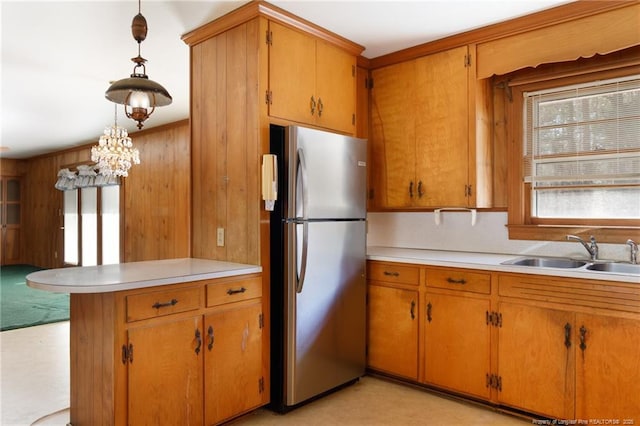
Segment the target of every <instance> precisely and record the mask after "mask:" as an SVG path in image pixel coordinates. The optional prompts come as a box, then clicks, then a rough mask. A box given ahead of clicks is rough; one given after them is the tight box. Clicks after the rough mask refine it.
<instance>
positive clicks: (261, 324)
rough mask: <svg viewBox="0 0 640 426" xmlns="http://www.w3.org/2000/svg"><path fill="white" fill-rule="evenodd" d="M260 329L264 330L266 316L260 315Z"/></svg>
mask: <svg viewBox="0 0 640 426" xmlns="http://www.w3.org/2000/svg"><path fill="white" fill-rule="evenodd" d="M258 327H260V328H264V314H260V315H258Z"/></svg>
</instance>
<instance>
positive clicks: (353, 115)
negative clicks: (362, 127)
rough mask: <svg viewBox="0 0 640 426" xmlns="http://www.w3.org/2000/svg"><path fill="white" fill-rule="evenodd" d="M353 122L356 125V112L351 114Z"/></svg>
mask: <svg viewBox="0 0 640 426" xmlns="http://www.w3.org/2000/svg"><path fill="white" fill-rule="evenodd" d="M351 124H352V125H354V126H355V125H356V115H355V114H351Z"/></svg>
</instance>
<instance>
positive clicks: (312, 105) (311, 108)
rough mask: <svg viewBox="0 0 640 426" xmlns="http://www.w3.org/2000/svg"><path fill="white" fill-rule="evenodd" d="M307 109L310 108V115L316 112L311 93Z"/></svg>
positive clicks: (314, 101)
mask: <svg viewBox="0 0 640 426" xmlns="http://www.w3.org/2000/svg"><path fill="white" fill-rule="evenodd" d="M309 109H310V110H311V115H314V114H315V113H316V100H315V98H314V97H313V95H311V100H310V101H309Z"/></svg>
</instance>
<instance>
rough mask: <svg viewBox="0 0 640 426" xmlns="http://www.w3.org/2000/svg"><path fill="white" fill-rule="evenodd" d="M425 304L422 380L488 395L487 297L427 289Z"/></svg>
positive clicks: (487, 397)
mask: <svg viewBox="0 0 640 426" xmlns="http://www.w3.org/2000/svg"><path fill="white" fill-rule="evenodd" d="M427 274H428V273H427ZM425 306H426V308H425V309H426V311H427V313H426V324H425V327H424V330H425V331H424V334H425V350H424V357H425V369H424V374H425V382H427V383H429V384H432V385H436V386H440V387H442V388H445V389H449V390H452V391H456V392H461V393H464V394H468V395H471V396H474V397H478V398H482V399H489V397H490V395H491V393H490V391H491V389H490V388H489V387H487V385H486V383H487V382H486V375H487V373H488V372H489V371H490V368H491V366H490V363H489V353H490V341H491V340H490V328H489V324H488V323H487V312H489V310H490V302H489V300H488V299H479V298H472V297H461V296H454V295H449V294H439V293H433V292H429V291H427V293H426V297H425Z"/></svg>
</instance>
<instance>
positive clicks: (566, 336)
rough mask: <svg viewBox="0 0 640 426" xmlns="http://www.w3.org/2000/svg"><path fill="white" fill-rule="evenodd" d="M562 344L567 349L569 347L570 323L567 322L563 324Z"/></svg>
mask: <svg viewBox="0 0 640 426" xmlns="http://www.w3.org/2000/svg"><path fill="white" fill-rule="evenodd" d="M564 345H565V346H566V347H567V349H568V348H570V347H571V324H569V323H566V324H565V325H564Z"/></svg>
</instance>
